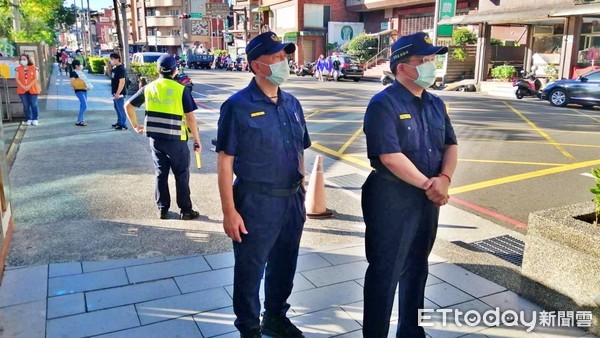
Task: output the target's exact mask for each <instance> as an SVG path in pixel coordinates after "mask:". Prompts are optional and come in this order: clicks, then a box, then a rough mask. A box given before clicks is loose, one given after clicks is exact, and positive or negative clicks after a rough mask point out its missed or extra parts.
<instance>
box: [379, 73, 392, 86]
mask: <svg viewBox="0 0 600 338" xmlns="http://www.w3.org/2000/svg"><path fill="white" fill-rule="evenodd" d="M380 81H381V84H382V85H384V86H387V85H389V84H390V83H393V82H394V74H392V72H390V71H388V70H384V71H383V75H381V79H380Z"/></svg>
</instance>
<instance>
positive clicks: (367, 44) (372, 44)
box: [342, 33, 377, 63]
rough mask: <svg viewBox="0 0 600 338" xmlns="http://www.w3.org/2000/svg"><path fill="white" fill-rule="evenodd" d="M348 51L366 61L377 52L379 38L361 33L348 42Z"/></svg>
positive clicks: (361, 61) (360, 60)
mask: <svg viewBox="0 0 600 338" xmlns="http://www.w3.org/2000/svg"><path fill="white" fill-rule="evenodd" d="M342 48H344V47H342ZM346 52H347V53H348V54H350V55H352V56H353V57H355V58H357V59H358V61H359V62H360V63H364V62H366V61H367V60H369V59H370V58H372V57H373V56H375V54H377V38H375V37H372V36H367V35H366V34H364V33H363V34H360V35H359V36H357V37H355V38H354V39H352V40H351V41H350V42H349V43H348V46H347V49H346Z"/></svg>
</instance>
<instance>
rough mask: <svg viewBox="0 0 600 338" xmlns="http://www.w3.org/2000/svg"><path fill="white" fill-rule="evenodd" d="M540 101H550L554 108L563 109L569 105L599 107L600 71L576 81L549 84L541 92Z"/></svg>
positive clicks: (587, 74)
mask: <svg viewBox="0 0 600 338" xmlns="http://www.w3.org/2000/svg"><path fill="white" fill-rule="evenodd" d="M541 99H542V100H548V101H550V104H552V105H553V106H556V107H564V106H566V105H567V104H569V103H575V104H580V105H582V106H584V107H592V106H595V105H600V70H596V71H592V72H589V73H586V74H584V75H582V76H580V77H578V78H577V79H569V80H558V81H554V82H551V83H549V84H548V85H547V86H546V88H544V90H543V91H542V96H541Z"/></svg>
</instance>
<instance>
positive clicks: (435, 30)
mask: <svg viewBox="0 0 600 338" xmlns="http://www.w3.org/2000/svg"><path fill="white" fill-rule="evenodd" d="M438 21H440V0H435V13H434V15H433V34H432V37H431V41H432V43H433V45H434V46H437V38H438V36H437V35H438Z"/></svg>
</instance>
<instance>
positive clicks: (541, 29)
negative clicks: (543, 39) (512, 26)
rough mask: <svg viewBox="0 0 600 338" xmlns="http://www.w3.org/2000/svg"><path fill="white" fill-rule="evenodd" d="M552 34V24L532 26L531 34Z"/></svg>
mask: <svg viewBox="0 0 600 338" xmlns="http://www.w3.org/2000/svg"><path fill="white" fill-rule="evenodd" d="M550 35H554V26H533V36H550Z"/></svg>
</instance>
